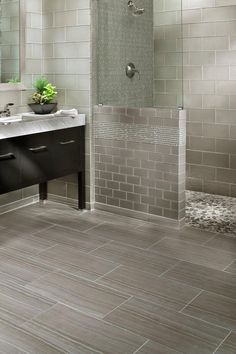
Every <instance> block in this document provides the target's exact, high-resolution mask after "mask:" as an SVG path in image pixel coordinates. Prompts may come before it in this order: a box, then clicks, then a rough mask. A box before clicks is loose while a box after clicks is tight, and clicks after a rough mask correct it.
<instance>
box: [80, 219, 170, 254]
mask: <svg viewBox="0 0 236 354" xmlns="http://www.w3.org/2000/svg"><path fill="white" fill-rule="evenodd" d="M86 233H87V234H88V235H93V236H100V237H104V238H106V239H107V240H113V241H117V242H122V243H125V244H127V245H131V246H135V247H140V248H147V247H149V246H151V245H152V244H154V243H155V242H157V241H159V240H161V239H162V238H163V236H162V235H161V236H160V235H158V234H157V233H154V234H149V233H144V232H143V231H138V230H130V229H128V228H127V227H126V226H121V225H115V224H109V223H104V224H102V225H99V226H96V227H94V228H93V229H92V230H89V231H87V232H86Z"/></svg>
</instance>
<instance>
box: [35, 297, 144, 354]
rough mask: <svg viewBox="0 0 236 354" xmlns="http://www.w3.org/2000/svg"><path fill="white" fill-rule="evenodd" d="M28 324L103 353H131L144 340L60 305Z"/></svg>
mask: <svg viewBox="0 0 236 354" xmlns="http://www.w3.org/2000/svg"><path fill="white" fill-rule="evenodd" d="M32 323H38V324H41V325H43V326H46V327H48V328H49V329H51V330H53V331H56V332H58V333H60V334H61V335H65V336H67V337H69V338H70V339H72V340H74V341H77V342H82V343H83V344H85V345H87V346H89V347H90V348H92V349H94V350H97V351H100V352H101V353H103V354H111V353H112V354H124V353H125V354H131V353H133V352H134V351H135V350H137V349H138V348H139V347H140V346H141V345H142V344H144V343H145V341H146V338H144V337H142V336H139V335H137V334H134V333H131V332H129V331H126V330H125V329H122V328H119V327H117V326H113V325H112V324H108V323H106V322H104V321H103V320H98V319H95V318H92V317H90V316H87V315H84V314H82V313H80V312H77V311H74V310H73V309H70V308H68V307H65V306H63V305H61V304H58V305H56V306H54V307H53V308H52V309H50V310H49V311H47V312H44V313H42V314H41V315H39V316H38V317H36V318H35V319H34V320H33V321H32ZM58 324H59V325H58Z"/></svg>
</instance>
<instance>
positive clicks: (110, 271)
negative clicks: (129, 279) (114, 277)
mask: <svg viewBox="0 0 236 354" xmlns="http://www.w3.org/2000/svg"><path fill="white" fill-rule="evenodd" d="M122 266H123V265H122V264H119V265H118V266H116V267H115V268H113V269H112V270H109V272H107V273H105V274H103V275H101V276H100V277H98V278H97V279H96V280H95V283H96V282H97V281H98V280H101V279H102V278H103V277H105V276H106V275H108V274H110V273H112V272H113V271H114V270H116V269H118V268H120V267H122Z"/></svg>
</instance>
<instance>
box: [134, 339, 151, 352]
mask: <svg viewBox="0 0 236 354" xmlns="http://www.w3.org/2000/svg"><path fill="white" fill-rule="evenodd" d="M149 342H150V339H147V340H146V342H144V343H143V344H142V345H141V346H140V347H139V348H138V349H137V350H135V352H133V354H136V353H138V352H139V351H140V349H142V348H143V347H144V346H145V345H146V344H148V343H149Z"/></svg>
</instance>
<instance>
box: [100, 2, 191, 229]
mask: <svg viewBox="0 0 236 354" xmlns="http://www.w3.org/2000/svg"><path fill="white" fill-rule="evenodd" d="M93 23H94V26H93V41H94V44H95V47H96V48H95V50H94V53H93V59H94V60H93V63H94V78H93V79H94V80H93V85H94V93H95V94H94V97H93V98H94V138H95V203H96V208H101V209H105V210H112V211H113V212H118V213H121V214H126V215H127V214H128V215H131V216H136V217H139V218H142V219H148V220H153V221H155V220H158V221H160V220H163V221H165V218H169V219H173V225H179V224H181V223H182V221H183V220H184V210H185V135H186V132H185V112H184V110H183V51H182V4H181V0H176V1H174V2H173V1H160V0H134V1H128V0H120V1H117V0H96V1H95V0H94V1H93Z"/></svg>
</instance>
